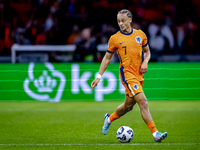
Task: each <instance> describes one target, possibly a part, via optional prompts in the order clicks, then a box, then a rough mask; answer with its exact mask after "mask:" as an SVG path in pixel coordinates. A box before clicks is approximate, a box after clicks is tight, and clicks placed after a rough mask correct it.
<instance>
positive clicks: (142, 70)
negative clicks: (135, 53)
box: [140, 61, 148, 73]
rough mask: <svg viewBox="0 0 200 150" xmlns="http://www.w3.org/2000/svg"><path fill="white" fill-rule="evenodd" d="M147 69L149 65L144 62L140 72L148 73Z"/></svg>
mask: <svg viewBox="0 0 200 150" xmlns="http://www.w3.org/2000/svg"><path fill="white" fill-rule="evenodd" d="M147 68H148V63H147V62H146V61H144V62H143V63H142V65H141V68H140V72H141V73H146V72H147Z"/></svg>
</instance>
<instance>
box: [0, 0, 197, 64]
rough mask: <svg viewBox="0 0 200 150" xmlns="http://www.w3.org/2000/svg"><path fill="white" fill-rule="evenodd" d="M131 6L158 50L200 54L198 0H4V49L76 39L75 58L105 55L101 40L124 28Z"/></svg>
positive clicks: (0, 9) (0, 31)
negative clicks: (121, 15) (123, 15)
mask: <svg viewBox="0 0 200 150" xmlns="http://www.w3.org/2000/svg"><path fill="white" fill-rule="evenodd" d="M124 8H126V9H129V10H130V11H131V12H132V14H133V28H135V29H142V30H143V31H144V32H145V33H146V34H147V36H148V43H149V45H150V48H151V52H152V54H154V56H157V55H163V54H192V55H195V54H200V48H199V46H198V40H199V37H198V35H199V33H200V25H199V24H200V22H199V19H200V1H199V0H127V1H126V0H124V1H122V0H0V55H10V53H11V46H12V45H13V44H14V43H18V44H20V45H71V44H75V45H77V48H76V51H75V53H74V56H73V57H74V61H77V62H83V61H95V62H99V61H101V56H100V54H99V52H98V51H97V48H96V46H97V45H98V44H106V43H107V42H108V39H109V37H110V36H111V35H112V34H114V33H116V32H117V31H118V30H119V28H118V25H117V21H116V15H117V12H118V11H119V10H121V9H124Z"/></svg>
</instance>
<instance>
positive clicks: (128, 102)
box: [102, 95, 136, 135]
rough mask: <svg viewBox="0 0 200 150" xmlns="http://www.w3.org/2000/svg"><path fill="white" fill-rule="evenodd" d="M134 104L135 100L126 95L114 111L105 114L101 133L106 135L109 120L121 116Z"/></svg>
mask: <svg viewBox="0 0 200 150" xmlns="http://www.w3.org/2000/svg"><path fill="white" fill-rule="evenodd" d="M135 104H136V101H135V100H134V98H133V97H129V96H127V95H126V98H125V101H124V103H122V104H121V105H119V106H118V107H117V109H116V111H115V112H114V113H112V114H111V115H110V114H108V113H107V114H105V117H104V125H103V128H102V133H103V134H104V135H106V134H107V133H108V130H109V127H110V125H111V122H113V121H114V120H116V119H118V118H120V117H121V116H123V115H124V114H126V113H127V112H129V111H131V110H132V109H133V106H134V105H135Z"/></svg>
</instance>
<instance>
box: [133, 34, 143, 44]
mask: <svg viewBox="0 0 200 150" xmlns="http://www.w3.org/2000/svg"><path fill="white" fill-rule="evenodd" d="M135 40H136V42H137V43H139V44H140V43H142V39H141V37H140V36H136V37H135Z"/></svg>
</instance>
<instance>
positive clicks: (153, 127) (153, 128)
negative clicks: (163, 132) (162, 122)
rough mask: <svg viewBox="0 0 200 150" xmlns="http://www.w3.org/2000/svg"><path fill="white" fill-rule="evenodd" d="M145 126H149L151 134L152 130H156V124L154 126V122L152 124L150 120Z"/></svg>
mask: <svg viewBox="0 0 200 150" xmlns="http://www.w3.org/2000/svg"><path fill="white" fill-rule="evenodd" d="M147 126H148V128H149V130H150V131H151V133H152V134H153V133H154V132H156V131H158V130H157V129H156V126H155V124H154V122H153V121H150V122H149V123H148V124H147Z"/></svg>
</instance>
